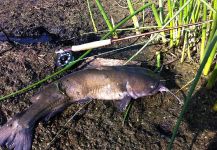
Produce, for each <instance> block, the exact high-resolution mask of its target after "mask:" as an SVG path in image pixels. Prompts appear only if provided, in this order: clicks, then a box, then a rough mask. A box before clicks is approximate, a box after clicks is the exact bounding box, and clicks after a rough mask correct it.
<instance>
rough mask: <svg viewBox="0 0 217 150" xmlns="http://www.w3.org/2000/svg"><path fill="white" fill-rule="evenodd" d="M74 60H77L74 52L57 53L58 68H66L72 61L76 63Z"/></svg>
mask: <svg viewBox="0 0 217 150" xmlns="http://www.w3.org/2000/svg"><path fill="white" fill-rule="evenodd" d="M74 60H75V57H74V55H73V53H72V51H62V52H60V53H57V58H56V66H57V67H64V66H66V65H67V64H69V63H70V62H71V61H74Z"/></svg>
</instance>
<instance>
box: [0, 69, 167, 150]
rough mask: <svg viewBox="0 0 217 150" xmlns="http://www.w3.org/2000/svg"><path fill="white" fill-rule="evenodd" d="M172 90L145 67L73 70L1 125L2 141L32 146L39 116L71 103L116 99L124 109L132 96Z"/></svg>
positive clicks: (19, 149) (19, 148)
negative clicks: (33, 132) (33, 133)
mask: <svg viewBox="0 0 217 150" xmlns="http://www.w3.org/2000/svg"><path fill="white" fill-rule="evenodd" d="M159 91H160V92H162V91H169V90H168V89H167V88H166V87H165V86H164V85H163V84H162V83H161V82H160V77H159V76H158V75H156V74H155V73H153V72H152V71H151V70H148V69H145V68H141V67H126V66H116V67H114V66H113V67H98V68H89V69H84V70H81V71H77V72H74V73H72V74H69V75H67V76H65V77H63V78H61V79H60V80H58V81H56V82H54V83H51V84H49V85H48V86H46V87H45V88H44V89H42V90H41V91H40V92H39V93H38V94H36V95H35V96H33V97H32V98H31V102H32V105H31V106H30V107H29V108H28V109H26V110H25V111H23V112H21V113H19V114H17V115H15V116H14V117H13V118H12V119H11V120H9V121H8V122H7V123H6V124H5V125H4V126H2V127H1V128H0V145H1V146H5V147H7V148H9V149H15V150H30V149H31V145H32V130H33V128H34V126H35V124H36V122H37V121H38V120H39V119H43V118H44V119H45V120H49V119H50V118H51V117H53V116H54V115H55V114H56V113H58V112H61V111H63V110H64V109H65V108H66V107H68V106H69V105H70V104H72V103H75V102H81V101H87V100H91V99H98V100H114V101H117V102H118V105H119V106H118V107H119V109H120V110H122V111H123V110H124V109H125V108H126V106H127V105H128V103H129V102H130V100H131V99H138V98H140V97H143V96H147V95H153V94H155V93H157V92H159Z"/></svg>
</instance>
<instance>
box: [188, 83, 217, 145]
mask: <svg viewBox="0 0 217 150" xmlns="http://www.w3.org/2000/svg"><path fill="white" fill-rule="evenodd" d="M216 99H217V87H214V88H213V89H212V90H207V89H205V88H204V87H202V88H201V89H199V90H198V91H197V92H196V93H195V94H194V96H193V98H192V100H191V103H190V106H189V109H188V112H187V113H186V115H185V120H186V121H187V123H188V126H189V128H190V130H192V131H193V132H194V133H196V134H195V136H194V138H193V140H192V143H191V148H192V147H193V145H194V143H195V142H196V140H197V137H198V136H199V135H200V133H201V132H203V131H205V130H210V131H216V130H217V115H216V114H217V112H215V111H213V110H212V107H213V106H214V103H215V101H216ZM207 149H217V135H215V137H214V138H213V139H212V140H211V141H210V143H209V145H208V146H207Z"/></svg>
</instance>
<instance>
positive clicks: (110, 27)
mask: <svg viewBox="0 0 217 150" xmlns="http://www.w3.org/2000/svg"><path fill="white" fill-rule="evenodd" d="M95 2H96V4H97V7H98V9H99V11H100V13H101V15H102V16H103V19H104V20H105V22H106V24H107V26H108V28H109V30H110V31H112V29H113V26H112V23H111V21H110V20H109V18H108V15H107V14H106V12H105V10H104V8H103V6H102V4H101V3H100V1H99V0H95ZM113 37H114V38H117V33H116V32H114V33H113Z"/></svg>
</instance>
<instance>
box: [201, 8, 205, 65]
mask: <svg viewBox="0 0 217 150" xmlns="http://www.w3.org/2000/svg"><path fill="white" fill-rule="evenodd" d="M206 18H207V7H206V5H205V4H203V21H206ZM206 29H207V25H206V24H203V26H202V37H201V49H200V63H201V62H202V60H203V57H204V54H205V44H206V31H207V30H206Z"/></svg>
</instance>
